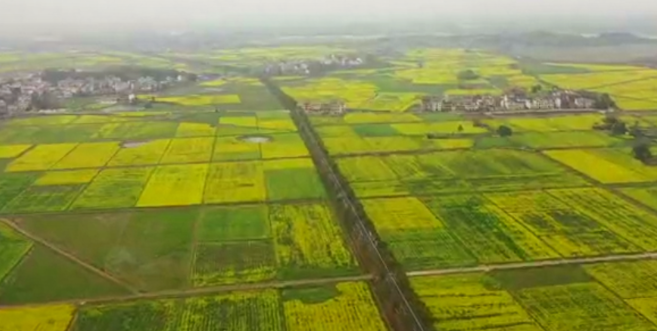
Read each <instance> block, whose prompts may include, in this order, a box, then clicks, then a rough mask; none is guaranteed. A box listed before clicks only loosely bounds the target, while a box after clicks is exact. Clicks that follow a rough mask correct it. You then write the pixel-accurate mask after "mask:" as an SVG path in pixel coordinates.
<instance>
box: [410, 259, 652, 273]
mask: <svg viewBox="0 0 657 331" xmlns="http://www.w3.org/2000/svg"><path fill="white" fill-rule="evenodd" d="M649 259H657V253H643V254H627V255H609V256H599V257H589V258H575V259H561V260H548V261H536V262H522V263H506V264H496V265H481V266H477V267H467V268H453V269H434V270H423V271H411V272H408V273H406V274H407V275H408V276H409V277H419V276H432V275H450V274H459V273H468V272H488V271H493V270H509V269H525V268H535V267H544V266H556V265H567V264H587V263H597V262H621V261H636V260H649Z"/></svg>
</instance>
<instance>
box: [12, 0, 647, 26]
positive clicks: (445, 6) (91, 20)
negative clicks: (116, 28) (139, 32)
mask: <svg viewBox="0 0 657 331" xmlns="http://www.w3.org/2000/svg"><path fill="white" fill-rule="evenodd" d="M0 8H1V10H0V24H9V25H13V26H18V25H20V26H26V25H39V26H44V25H45V26H48V25H52V26H55V25H60V24H66V25H68V26H83V25H84V26H91V25H94V24H97V25H105V26H107V25H111V24H127V23H129V24H144V25H152V24H157V23H164V24H170V25H185V24H189V23H196V24H211V23H216V24H217V25H219V24H221V23H226V24H231V25H235V24H242V23H244V24H252V23H254V22H257V21H258V20H261V21H263V22H265V23H266V22H278V21H280V22H288V23H289V22H295V23H296V22H298V23H303V22H313V21H316V20H318V19H319V18H323V19H326V20H328V19H330V18H350V19H353V18H356V17H357V18H361V17H362V18H369V19H373V20H375V19H388V18H395V17H396V18H401V17H411V16H419V15H421V16H436V17H445V16H451V17H460V16H469V17H473V16H480V15H487V16H489V15H492V16H509V15H525V16H526V15H567V16H576V15H594V16H595V15H614V16H615V17H618V20H623V19H624V17H627V16H630V15H639V14H644V15H645V14H649V13H651V14H653V15H657V1H655V0H321V1H320V0H0ZM322 21H324V20H322Z"/></svg>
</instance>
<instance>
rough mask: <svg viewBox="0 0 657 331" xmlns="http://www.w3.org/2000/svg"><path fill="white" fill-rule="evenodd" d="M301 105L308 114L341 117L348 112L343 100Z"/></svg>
mask: <svg viewBox="0 0 657 331" xmlns="http://www.w3.org/2000/svg"><path fill="white" fill-rule="evenodd" d="M301 105H302V106H301V107H302V108H303V110H304V112H306V113H308V114H323V115H326V114H330V115H340V114H344V113H345V112H346V111H347V105H346V104H345V103H344V101H342V100H331V101H328V102H327V101H306V102H302V103H301Z"/></svg>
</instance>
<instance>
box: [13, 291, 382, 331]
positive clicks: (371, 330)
mask: <svg viewBox="0 0 657 331" xmlns="http://www.w3.org/2000/svg"><path fill="white" fill-rule="evenodd" d="M73 315H76V317H75V318H74V320H73V322H72V325H71V327H70V330H73V331H151V330H189V331H206V330H226V331H251V330H263V331H302V330H309V327H310V326H312V329H313V330H362V331H384V330H386V327H385V324H384V323H383V321H382V319H381V317H380V316H379V314H378V310H377V308H376V306H375V304H374V302H373V299H372V296H371V294H370V293H369V289H368V288H367V285H366V284H364V283H356V282H352V283H340V284H337V285H335V286H327V287H313V288H290V289H285V290H281V291H277V290H263V291H258V292H235V293H230V294H222V295H214V296H206V297H194V298H187V299H168V300H157V301H137V302H129V303H119V304H107V305H101V306H84V307H81V308H79V309H78V310H77V313H76V312H75V307H73V306H69V305H51V306H38V307H30V308H3V309H0V320H2V321H3V322H2V323H3V324H2V326H3V329H2V330H12V331H34V330H40V331H65V330H67V327H68V325H69V323H71V320H72V319H73ZM4 327H7V328H4Z"/></svg>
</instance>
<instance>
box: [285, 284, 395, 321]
mask: <svg viewBox="0 0 657 331" xmlns="http://www.w3.org/2000/svg"><path fill="white" fill-rule="evenodd" d="M324 292H328V293H324ZM331 292H332V291H331V290H330V289H326V288H300V289H295V288H290V289H286V290H283V311H284V314H285V322H286V327H287V328H286V330H287V331H305V330H308V329H309V325H313V327H312V329H313V330H316V331H333V330H362V331H385V330H386V327H385V324H384V323H383V321H382V320H381V317H380V315H379V312H378V310H377V308H376V306H375V304H374V300H373V299H372V295H371V294H370V292H369V289H368V288H367V286H366V285H365V284H364V283H356V282H350V283H340V284H337V285H336V286H335V290H334V292H337V293H331Z"/></svg>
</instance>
